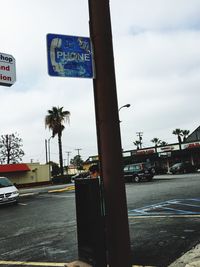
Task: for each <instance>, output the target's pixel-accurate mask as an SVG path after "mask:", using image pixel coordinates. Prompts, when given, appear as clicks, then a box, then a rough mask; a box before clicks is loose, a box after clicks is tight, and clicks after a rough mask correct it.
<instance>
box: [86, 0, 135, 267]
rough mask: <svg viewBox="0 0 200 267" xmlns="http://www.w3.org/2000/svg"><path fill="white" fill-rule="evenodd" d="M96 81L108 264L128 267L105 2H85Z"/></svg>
mask: <svg viewBox="0 0 200 267" xmlns="http://www.w3.org/2000/svg"><path fill="white" fill-rule="evenodd" d="M88 3H89V16H90V36H91V40H92V43H93V48H94V60H95V69H96V77H95V79H94V80H93V84H94V100H95V112H96V125H97V138H98V150H99V156H100V162H101V170H102V177H103V184H104V196H105V204H106V240H107V250H108V264H109V266H112V267H122V266H123V267H130V266H131V256H130V255H131V253H130V237H129V225H128V215H127V202H126V192H125V184H124V179H123V169H122V148H121V136H120V127H119V114H118V103H117V90H116V80H115V68H114V56H113V44H112V30H111V20H110V7H109V0H88Z"/></svg>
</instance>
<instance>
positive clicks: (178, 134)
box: [172, 129, 183, 150]
mask: <svg viewBox="0 0 200 267" xmlns="http://www.w3.org/2000/svg"><path fill="white" fill-rule="evenodd" d="M172 134H175V135H177V136H178V143H179V149H180V150H181V143H182V140H181V136H182V135H183V133H182V130H181V129H175V130H173V132H172Z"/></svg>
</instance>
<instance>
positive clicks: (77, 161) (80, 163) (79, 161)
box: [70, 155, 83, 170]
mask: <svg viewBox="0 0 200 267" xmlns="http://www.w3.org/2000/svg"><path fill="white" fill-rule="evenodd" d="M70 163H71V164H73V165H74V166H76V168H77V169H78V170H82V169H83V160H82V158H81V156H80V155H76V156H75V157H74V158H73V159H71V160H70Z"/></svg>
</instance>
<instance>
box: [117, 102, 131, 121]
mask: <svg viewBox="0 0 200 267" xmlns="http://www.w3.org/2000/svg"><path fill="white" fill-rule="evenodd" d="M130 106H131V104H126V105H123V106H121V107H120V108H119V109H118V112H119V111H120V110H121V109H122V108H129V107H130ZM119 122H122V121H120V120H119Z"/></svg>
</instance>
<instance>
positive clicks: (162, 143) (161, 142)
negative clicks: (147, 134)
mask: <svg viewBox="0 0 200 267" xmlns="http://www.w3.org/2000/svg"><path fill="white" fill-rule="evenodd" d="M159 145H161V146H166V145H168V143H167V142H165V141H160V143H159Z"/></svg>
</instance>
